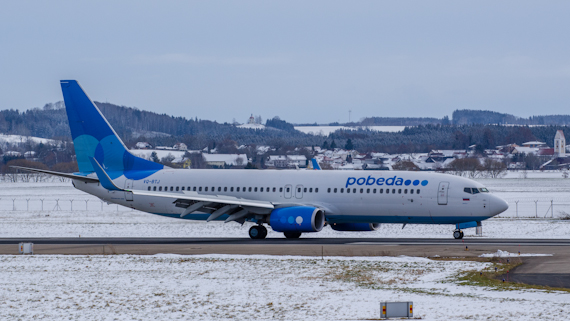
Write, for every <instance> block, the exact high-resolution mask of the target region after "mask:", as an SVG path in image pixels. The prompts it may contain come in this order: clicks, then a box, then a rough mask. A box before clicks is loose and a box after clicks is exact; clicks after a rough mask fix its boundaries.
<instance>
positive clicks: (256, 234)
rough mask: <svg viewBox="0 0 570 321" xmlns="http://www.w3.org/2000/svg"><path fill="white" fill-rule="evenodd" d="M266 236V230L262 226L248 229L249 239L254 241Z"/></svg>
mask: <svg viewBox="0 0 570 321" xmlns="http://www.w3.org/2000/svg"><path fill="white" fill-rule="evenodd" d="M266 236H267V229H266V228H265V226H263V225H254V226H252V227H250V228H249V237H251V238H252V239H255V240H263V239H264V238H265V237H266Z"/></svg>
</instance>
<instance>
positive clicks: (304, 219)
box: [269, 206, 325, 232]
mask: <svg viewBox="0 0 570 321" xmlns="http://www.w3.org/2000/svg"><path fill="white" fill-rule="evenodd" d="M269 225H271V228H272V229H273V230H274V231H277V232H318V231H320V230H322V229H323V226H325V213H324V212H323V210H321V209H320V208H316V207H310V206H292V207H283V208H277V209H274V210H273V211H272V212H271V214H270V215H269Z"/></svg>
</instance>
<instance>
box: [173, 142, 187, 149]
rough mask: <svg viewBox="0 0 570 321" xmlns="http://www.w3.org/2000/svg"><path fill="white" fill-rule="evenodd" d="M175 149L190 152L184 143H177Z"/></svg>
mask: <svg viewBox="0 0 570 321" xmlns="http://www.w3.org/2000/svg"><path fill="white" fill-rule="evenodd" d="M173 147H174V149H176V150H188V146H186V144H184V143H177V144H175V145H174V146H173Z"/></svg>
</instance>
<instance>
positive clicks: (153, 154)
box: [150, 152, 160, 163]
mask: <svg viewBox="0 0 570 321" xmlns="http://www.w3.org/2000/svg"><path fill="white" fill-rule="evenodd" d="M150 160H151V161H153V162H155V163H160V159H159V158H158V155H157V154H156V152H152V154H150Z"/></svg>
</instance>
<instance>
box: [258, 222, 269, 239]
mask: <svg viewBox="0 0 570 321" xmlns="http://www.w3.org/2000/svg"><path fill="white" fill-rule="evenodd" d="M259 229H260V230H261V235H260V237H259V239H260V240H263V239H265V238H266V237H267V228H265V226H263V225H259Z"/></svg>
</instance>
